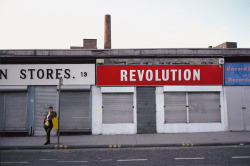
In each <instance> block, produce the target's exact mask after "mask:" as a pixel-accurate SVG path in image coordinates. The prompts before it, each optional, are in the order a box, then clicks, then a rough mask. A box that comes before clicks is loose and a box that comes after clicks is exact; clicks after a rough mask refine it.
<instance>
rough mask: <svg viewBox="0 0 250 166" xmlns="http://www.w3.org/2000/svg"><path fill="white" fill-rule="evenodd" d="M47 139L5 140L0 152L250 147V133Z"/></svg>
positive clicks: (6, 138)
mask: <svg viewBox="0 0 250 166" xmlns="http://www.w3.org/2000/svg"><path fill="white" fill-rule="evenodd" d="M45 140H46V137H45V136H40V137H35V136H33V137H1V138H0V149H66V148H67V149H69V148H123V147H166V146H215V145H249V144H250V132H211V133H180V134H172V133H171V134H132V135H77V136H60V142H59V143H60V144H59V145H58V144H57V136H51V144H49V145H43V144H44V142H45Z"/></svg>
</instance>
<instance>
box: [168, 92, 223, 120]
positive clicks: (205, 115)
mask: <svg viewBox="0 0 250 166" xmlns="http://www.w3.org/2000/svg"><path fill="white" fill-rule="evenodd" d="M164 105H165V123H216V122H221V112H220V92H188V93H180V92H171V93H170V92H166V93H165V94H164Z"/></svg>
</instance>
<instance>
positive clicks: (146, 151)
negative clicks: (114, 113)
mask: <svg viewBox="0 0 250 166" xmlns="http://www.w3.org/2000/svg"><path fill="white" fill-rule="evenodd" d="M0 157H1V158H0V165H1V166H2V165H3V166H4V165H41V166H42V165H46V166H50V165H91V166H97V165H98V166H99V165H104V166H106V165H107V166H110V165H124V166H125V165H126V166H130V165H136V166H138V165H143V166H148V165H150V166H151V165H156V166H160V165H164V166H166V165H175V166H176V165H194V166H199V165H213V166H214V165H235V166H241V165H244V166H249V165H250V146H214V147H212V146H207V147H164V148H163V147H162V148H121V149H120V148H116V149H114V148H111V149H62V150H2V151H0Z"/></svg>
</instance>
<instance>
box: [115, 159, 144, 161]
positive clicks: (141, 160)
mask: <svg viewBox="0 0 250 166" xmlns="http://www.w3.org/2000/svg"><path fill="white" fill-rule="evenodd" d="M147 160H148V159H125V160H117V161H147Z"/></svg>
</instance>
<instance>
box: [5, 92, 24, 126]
mask: <svg viewBox="0 0 250 166" xmlns="http://www.w3.org/2000/svg"><path fill="white" fill-rule="evenodd" d="M4 130H27V93H26V92H15V93H5V120H4Z"/></svg>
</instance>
